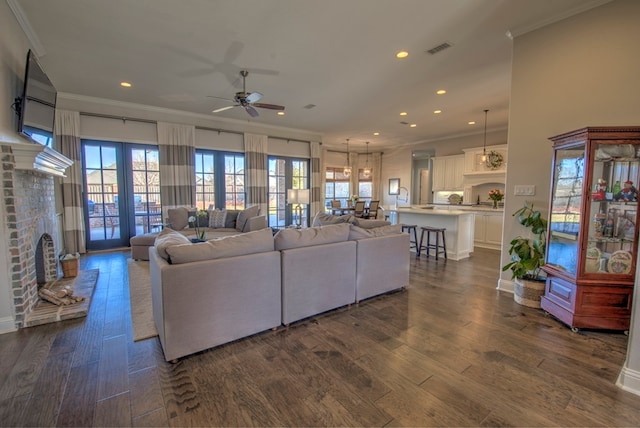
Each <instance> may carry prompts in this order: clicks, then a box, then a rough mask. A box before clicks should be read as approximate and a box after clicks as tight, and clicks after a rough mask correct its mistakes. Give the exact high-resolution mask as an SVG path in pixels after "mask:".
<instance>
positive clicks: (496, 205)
mask: <svg viewBox="0 0 640 428" xmlns="http://www.w3.org/2000/svg"><path fill="white" fill-rule="evenodd" d="M493 209H494V210H497V209H498V201H496V200H495V199H494V200H493Z"/></svg>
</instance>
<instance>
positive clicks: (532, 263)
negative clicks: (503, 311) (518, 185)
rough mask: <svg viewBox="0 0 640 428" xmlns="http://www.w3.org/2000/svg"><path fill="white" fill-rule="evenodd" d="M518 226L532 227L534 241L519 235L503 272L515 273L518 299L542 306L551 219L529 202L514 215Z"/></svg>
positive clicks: (529, 305) (514, 287)
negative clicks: (546, 217)
mask: <svg viewBox="0 0 640 428" xmlns="http://www.w3.org/2000/svg"><path fill="white" fill-rule="evenodd" d="M513 216H514V217H517V219H518V223H520V224H521V225H523V226H524V227H526V228H528V229H529V230H530V232H531V234H533V236H534V237H533V238H528V237H523V236H518V237H516V238H514V239H513V240H512V241H511V242H510V245H511V247H510V248H509V254H510V255H511V261H510V262H509V263H507V264H506V265H504V266H503V267H502V271H503V272H504V271H506V270H511V273H512V275H513V276H512V279H514V280H515V283H514V286H513V296H514V300H515V301H516V302H517V303H519V304H521V305H524V306H528V307H531V308H539V307H540V298H541V297H542V295H543V294H544V288H545V282H546V277H545V276H544V275H541V273H542V269H541V268H542V266H543V265H544V256H545V252H546V247H547V245H546V233H547V220H546V219H545V218H543V217H542V215H541V214H540V211H537V210H534V209H533V204H531V205H529V204H528V203H527V202H526V201H525V203H524V206H523V207H522V208H520V209H519V210H517V211H516V212H515V213H513Z"/></svg>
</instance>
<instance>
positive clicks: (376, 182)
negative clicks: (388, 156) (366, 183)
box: [371, 153, 382, 201]
mask: <svg viewBox="0 0 640 428" xmlns="http://www.w3.org/2000/svg"><path fill="white" fill-rule="evenodd" d="M371 172H372V175H373V176H372V177H371V200H372V201H380V200H382V199H381V198H380V194H381V192H380V190H381V189H382V187H381V186H380V177H381V176H382V174H381V172H382V154H381V153H371Z"/></svg>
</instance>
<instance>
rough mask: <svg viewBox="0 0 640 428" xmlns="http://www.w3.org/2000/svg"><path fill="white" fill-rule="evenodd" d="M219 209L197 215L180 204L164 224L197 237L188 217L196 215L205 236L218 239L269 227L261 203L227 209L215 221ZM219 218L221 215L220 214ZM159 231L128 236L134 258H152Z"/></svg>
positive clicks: (169, 211)
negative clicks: (238, 208) (261, 213)
mask: <svg viewBox="0 0 640 428" xmlns="http://www.w3.org/2000/svg"><path fill="white" fill-rule="evenodd" d="M214 212H215V214H216V216H217V214H219V213H220V210H208V211H206V213H207V214H206V216H196V211H195V209H190V208H185V207H180V208H171V209H169V210H167V219H166V224H165V228H169V229H172V230H176V231H178V232H180V233H181V234H183V235H185V236H187V237H189V238H196V237H197V236H196V229H195V227H193V226H194V224H190V223H189V217H191V216H194V217H196V218H197V221H198V222H199V227H198V230H199V231H200V232H202V231H204V232H205V239H215V238H220V237H223V236H229V235H237V234H240V233H246V232H251V231H255V230H260V229H264V228H266V227H267V218H266V217H265V216H261V215H259V214H260V207H259V206H257V205H255V206H253V207H248V208H247V209H245V210H225V212H224V215H223V216H222V220H223V221H222V222H220V223H219V224H215V223H214V214H213V213H214ZM217 218H220V217H217ZM158 233H159V232H152V233H146V234H144V235H137V236H134V237H132V238H131V239H130V240H129V244H130V246H131V258H133V259H135V260H149V247H151V246H153V244H154V242H155V239H156V237H157V236H158Z"/></svg>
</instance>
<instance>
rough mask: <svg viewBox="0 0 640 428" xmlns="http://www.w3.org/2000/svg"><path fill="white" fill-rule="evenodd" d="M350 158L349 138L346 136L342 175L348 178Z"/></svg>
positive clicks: (349, 174)
mask: <svg viewBox="0 0 640 428" xmlns="http://www.w3.org/2000/svg"><path fill="white" fill-rule="evenodd" d="M350 161H351V159H350V156H349V139H348V138H347V165H345V167H344V170H342V175H344V176H345V177H347V178H349V177H350V176H351V163H350Z"/></svg>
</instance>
